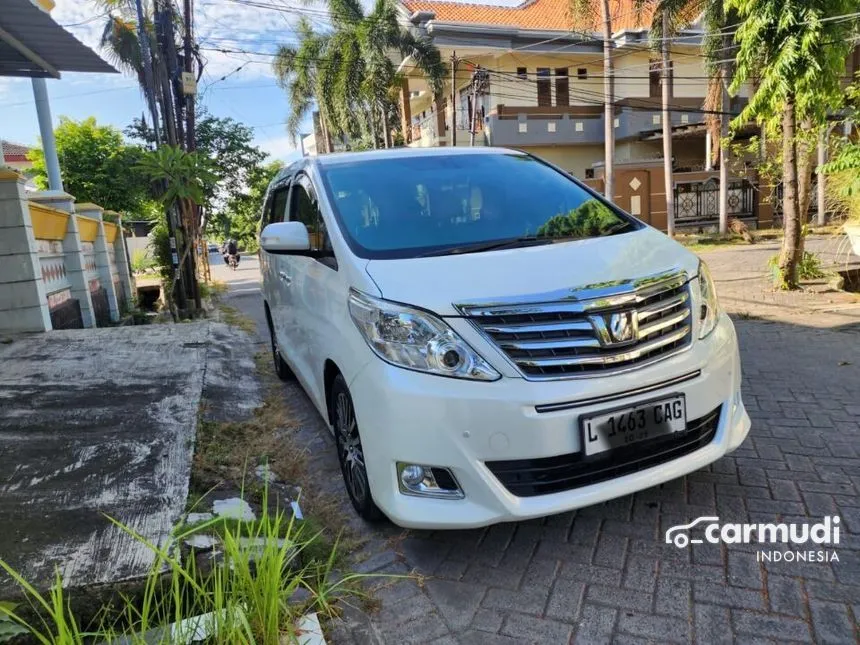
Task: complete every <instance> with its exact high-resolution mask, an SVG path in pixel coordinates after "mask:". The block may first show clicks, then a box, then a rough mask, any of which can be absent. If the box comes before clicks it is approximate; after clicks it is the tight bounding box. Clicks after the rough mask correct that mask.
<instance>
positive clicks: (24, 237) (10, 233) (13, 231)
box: [0, 168, 52, 331]
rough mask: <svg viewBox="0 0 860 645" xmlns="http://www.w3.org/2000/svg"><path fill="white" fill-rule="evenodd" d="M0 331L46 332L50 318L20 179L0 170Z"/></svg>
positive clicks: (15, 173)
mask: <svg viewBox="0 0 860 645" xmlns="http://www.w3.org/2000/svg"><path fill="white" fill-rule="evenodd" d="M0 260H2V262H3V269H2V271H0V330H3V331H48V330H50V329H51V328H52V327H51V316H50V312H49V310H48V299H47V295H46V293H45V285H44V283H43V282H42V267H41V263H40V262H39V253H38V249H37V247H36V238H35V237H34V235H33V223H32V220H31V219H30V209H29V207H28V204H27V197H26V194H25V193H24V178H23V177H22V176H21V175H19V174H18V173H17V172H15V171H13V170H9V169H5V168H0Z"/></svg>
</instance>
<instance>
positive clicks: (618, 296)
mask: <svg viewBox="0 0 860 645" xmlns="http://www.w3.org/2000/svg"><path fill="white" fill-rule="evenodd" d="M549 298H553V299H549ZM458 309H459V310H460V311H461V312H462V313H463V315H464V316H466V317H467V318H468V319H469V320H471V321H472V322H473V323H474V324H476V325H477V326H478V328H479V329H480V330H481V331H483V332H484V334H485V335H487V336H488V337H489V338H490V339H492V341H493V342H494V343H495V344H496V345H497V346H498V347H499V348H500V349H501V350H502V351H503V352H505V354H506V355H507V356H508V357H509V358H510V359H511V360H512V361H513V362H514V363H515V364H516V365H517V367H518V368H519V369H520V371H522V373H523V374H524V375H525V376H526V378H530V379H553V378H567V377H571V376H589V375H600V374H605V373H606V372H609V371H615V370H619V369H625V368H630V367H633V366H638V365H640V364H644V363H647V362H653V361H655V360H659V359H662V358H666V357H668V356H669V355H671V354H674V353H676V352H677V351H680V350H681V349H684V348H685V347H687V346H689V344H690V342H691V338H692V315H691V313H692V312H691V306H690V290H689V285H688V281H687V275H686V273H683V272H669V273H664V274H660V275H657V276H651V277H649V278H643V279H640V280H635V281H634V280H631V281H624V282H619V283H614V284H611V285H598V286H597V287H594V286H592V287H583V288H581V289H577V290H569V291H567V292H565V293H564V294H558V293H556V294H545V295H544V296H533V297H531V298H530V299H529V301H528V302H522V301H516V300H515V301H513V302H511V303H510V304H508V303H490V304H466V305H459V306H458ZM619 317H620V318H621V319H622V320H620V322H622V323H624V322H625V320H624V319H626V322H629V325H627V326H629V327H630V328H631V329H632V330H633V331H632V332H631V333H632V334H633V337H632V338H629V339H618V338H616V337H614V335H613V326H612V325H613V321H614V320H616V319H617V318H619Z"/></svg>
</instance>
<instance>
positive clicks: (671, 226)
mask: <svg viewBox="0 0 860 645" xmlns="http://www.w3.org/2000/svg"><path fill="white" fill-rule="evenodd" d="M668 34H669V12H668V11H667V10H665V9H664V10H663V42H662V45H661V47H660V50H661V52H660V53H661V59H662V60H661V63H662V65H663V87H662V88H661V90H662V94H663V115H662V121H663V174H664V175H665V184H664V185H665V187H666V233H668V235H669V237H675V182H674V177H673V175H672V117H671V115H670V114H669V99H670V98H671V97H672V70H671V64H672V62H671V61H670V60H669V36H668Z"/></svg>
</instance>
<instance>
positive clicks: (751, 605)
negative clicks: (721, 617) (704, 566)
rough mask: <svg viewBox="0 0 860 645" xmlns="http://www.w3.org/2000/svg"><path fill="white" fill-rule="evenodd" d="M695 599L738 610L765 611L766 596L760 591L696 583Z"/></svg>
mask: <svg viewBox="0 0 860 645" xmlns="http://www.w3.org/2000/svg"><path fill="white" fill-rule="evenodd" d="M693 599H694V600H695V601H696V602H705V603H709V604H715V605H725V606H726V607H736V608H738V609H757V610H760V611H764V610H765V602H764V596H763V595H762V593H761V592H760V591H754V590H751V589H739V588H737V587H728V586H723V585H715V584H711V583H707V582H699V581H696V582H694V583H693Z"/></svg>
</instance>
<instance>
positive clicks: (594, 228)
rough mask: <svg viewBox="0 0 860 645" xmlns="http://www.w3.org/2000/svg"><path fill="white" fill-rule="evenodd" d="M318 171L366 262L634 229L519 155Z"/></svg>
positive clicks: (377, 162)
mask: <svg viewBox="0 0 860 645" xmlns="http://www.w3.org/2000/svg"><path fill="white" fill-rule="evenodd" d="M321 172H322V176H323V179H324V181H325V183H326V188H327V190H328V191H329V199H330V200H331V202H332V204H333V206H334V209H335V214H336V216H337V219H338V223H339V225H340V227H341V229H342V231H343V234H344V236H345V237H346V238H347V241H348V242H349V244H350V247H352V249H353V251H354V252H355V253H356V254H357V255H359V256H361V257H366V258H409V257H420V256H427V255H448V254H456V253H471V252H478V251H489V250H493V249H498V248H512V247H516V246H524V245H532V244H550V243H554V242H560V241H567V240H572V239H582V238H588V237H598V236H602V235H612V234H617V233H622V232H626V231H629V230H633V229H635V228H638V226H637V224H636V223H635V221H634V220H632V219H630V218H627V217H625V216H624V215H622V214H620V213H618V212H616V211H615V210H613V209H612V208H610V207H609V206H607V205H605V204H604V203H603V202H602V201H600V200H598V199H596V198H595V197H594V196H593V195H592V194H591V193H589V192H588V191H587V190H585V189H584V188H583V187H581V186H580V185H579V184H577V183H576V182H574V181H572V180H571V179H570V178H568V177H566V176H565V175H563V174H561V173H560V172H558V171H556V170H555V169H553V168H552V167H551V166H548V165H546V164H544V163H542V162H540V161H538V160H536V159H534V158H532V157H528V156H525V155H521V154H476V155H458V154H452V155H432V156H430V155H428V156H415V157H405V158H404V157H401V158H390V159H373V160H362V161H355V162H347V163H338V164H332V165H327V166H323V167H322V168H321Z"/></svg>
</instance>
